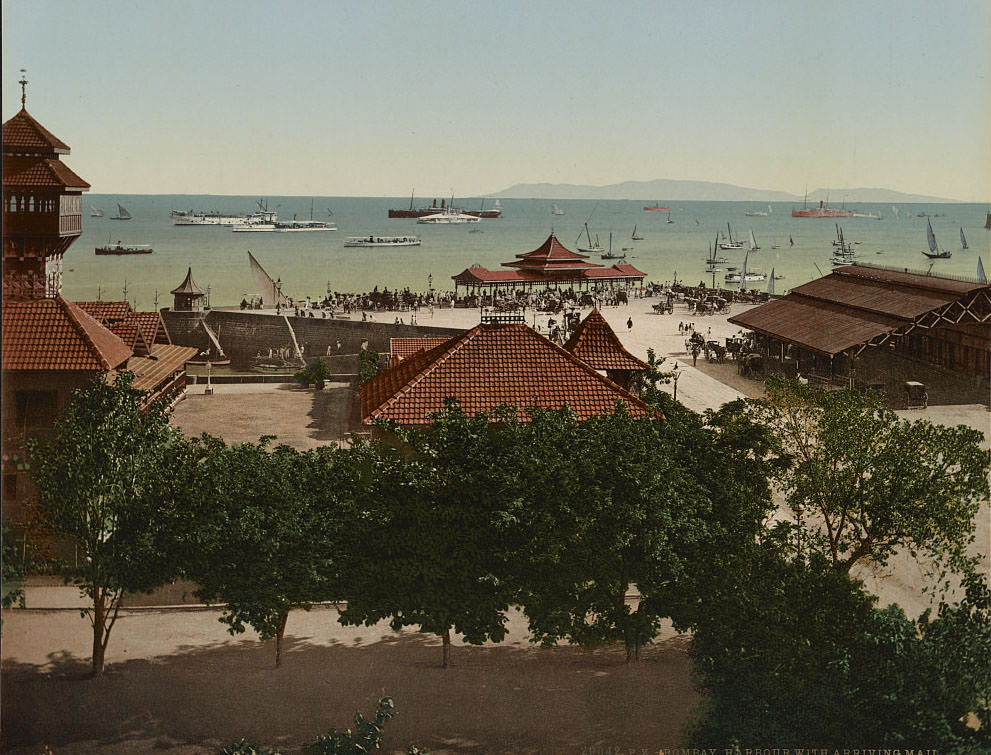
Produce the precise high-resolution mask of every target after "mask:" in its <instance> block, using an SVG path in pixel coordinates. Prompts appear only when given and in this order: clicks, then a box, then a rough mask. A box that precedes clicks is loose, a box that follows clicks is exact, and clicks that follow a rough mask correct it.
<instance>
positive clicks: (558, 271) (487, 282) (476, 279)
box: [452, 233, 647, 292]
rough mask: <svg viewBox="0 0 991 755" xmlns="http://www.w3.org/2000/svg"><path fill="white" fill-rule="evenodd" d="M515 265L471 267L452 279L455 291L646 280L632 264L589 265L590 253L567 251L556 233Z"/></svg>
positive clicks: (611, 284) (610, 284) (505, 263)
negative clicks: (494, 268) (461, 287)
mask: <svg viewBox="0 0 991 755" xmlns="http://www.w3.org/2000/svg"><path fill="white" fill-rule="evenodd" d="M516 257H517V259H516V260H514V261H512V262H503V263H502V266H503V267H509V268H513V269H512V270H486V269H485V268H484V267H469V268H468V269H466V270H465V271H464V272H461V273H458V274H457V275H455V276H452V277H453V280H454V289H455V291H457V290H458V288H459V287H460V286H464V287H465V288H466V289H467V290H468V291H469V292H476V291H478V290H480V289H481V290H486V289H487V290H490V291H492V290H495V289H499V288H510V289H514V288H528V289H532V288H533V287H534V286H540V287H544V288H547V287H551V286H555V287H562V286H565V287H569V288H578V289H582V288H595V287H597V286H602V285H607V286H615V285H621V286H627V287H628V286H631V285H640V284H642V283H643V279H644V278H646V277H647V274H646V273H643V272H641V271H640V270H637V269H636V268H635V267H634V266H633V265H627V264H618V265H612V266H610V267H605V266H604V265H599V264H596V263H594V262H586V261H585V260H586V259H587V258H588V255H587V254H578V253H577V252H573V251H571V250H570V249H567V248H566V247H565V246H564V245H563V244H562V243H561V242H560V241H558V239H557V236H555V235H554V234H553V233H552V234H551V235H550V236H548V237H547V240H546V241H545V242H544V243H543V244H541V245H540V246H539V247H537V248H536V249H534V250H533V251H532V252H526V253H524V254H517V255H516Z"/></svg>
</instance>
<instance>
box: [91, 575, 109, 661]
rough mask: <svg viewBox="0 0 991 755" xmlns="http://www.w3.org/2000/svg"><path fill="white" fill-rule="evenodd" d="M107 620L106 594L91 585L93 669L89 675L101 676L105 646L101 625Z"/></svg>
mask: <svg viewBox="0 0 991 755" xmlns="http://www.w3.org/2000/svg"><path fill="white" fill-rule="evenodd" d="M106 620H107V594H106V593H105V592H104V591H103V590H102V589H101V588H100V587H99V586H97V585H94V586H93V669H92V671H91V672H90V676H91V677H93V678H94V679H96V678H97V677H100V676H103V657H104V653H105V651H106V648H107V646H106V645H105V644H104V642H103V625H104V623H105V622H106Z"/></svg>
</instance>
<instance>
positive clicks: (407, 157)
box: [2, 0, 991, 201]
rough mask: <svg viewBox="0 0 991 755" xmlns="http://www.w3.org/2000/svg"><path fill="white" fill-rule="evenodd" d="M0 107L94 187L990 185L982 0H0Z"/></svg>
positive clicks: (388, 191)
mask: <svg viewBox="0 0 991 755" xmlns="http://www.w3.org/2000/svg"><path fill="white" fill-rule="evenodd" d="M3 22H4V25H3V72H2V73H3V76H2V90H3V118H4V119H7V118H9V117H10V116H11V115H13V114H14V113H15V112H16V111H17V109H18V108H19V107H20V101H19V97H20V88H19V87H18V86H17V83H16V82H17V79H18V78H19V72H18V69H19V68H21V67H24V68H27V69H28V79H29V81H30V84H29V86H28V110H29V111H30V112H31V113H32V114H33V115H34V116H35V117H37V118H38V119H39V120H40V121H41V122H42V123H44V124H45V125H46V126H47V127H49V128H50V129H51V130H52V131H53V133H55V134H56V135H57V136H58V137H59V138H61V139H63V140H64V141H66V142H67V143H68V144H69V145H70V146H71V147H72V155H71V156H70V157H69V158H68V162H69V164H70V165H71V166H72V167H73V169H74V170H76V171H77V172H78V173H79V174H80V175H81V176H83V177H84V178H86V179H87V180H88V181H89V182H90V183H91V184H92V185H93V191H94V192H107V193H122V194H123V193H150V194H160V193H163V194H164V193H190V194H199V193H213V194H247V195H259V196H261V195H283V194H293V195H356V196H360V195H386V196H397V195H399V196H402V195H407V194H409V192H410V191H412V190H413V189H415V190H416V193H417V195H419V196H427V197H429V196H443V195H445V194H449V193H455V194H457V195H458V196H470V195H478V194H483V193H489V192H494V191H498V190H501V189H503V188H506V187H508V186H510V185H512V184H515V183H524V182H525V183H530V182H543V181H546V182H553V183H578V184H595V185H604V184H610V183H617V182H620V181H625V180H651V179H654V178H673V179H688V180H701V181H720V182H727V183H733V184H738V185H743V186H752V187H755V188H764V189H780V190H783V191H790V192H792V193H796V194H801V193H802V192H803V191H804V190H805V187H806V186H808V188H809V189H814V188H816V187H830V188H834V189H841V188H856V187H862V186H869V187H885V188H891V189H896V190H900V191H905V192H911V193H920V194H930V195H936V196H945V197H950V198H954V199H960V200H965V201H966V200H970V201H988V200H991V0H949V1H948V2H941V3H933V2H932V0H928V1H927V2H915V1H914V0H910V1H907V2H906V1H903V0H898V1H897V2H869V1H866V0H860V1H859V2H848V1H847V0H839V1H838V2H827V3H807V2H802V3H799V2H725V1H723V2H658V1H656V0H655V1H654V2H624V3H618V4H613V3H604V2H601V0H598V1H597V2H584V1H582V2H574V1H571V2H539V0H538V1H537V2H533V3H531V2H516V1H515V0H500V1H499V2H492V0H489V1H488V2H453V1H452V0H447V1H446V2H435V1H434V0H418V1H417V2H395V1H392V0H389V1H385V0H380V1H378V2H375V1H368V0H360V1H357V2H348V3H344V2H316V1H309V0H295V1H294V0H282V1H281V2H278V3H273V2H271V1H269V2H264V3H263V2H256V1H255V0H237V1H236V2H227V1H224V2H217V1H215V0H199V1H198V2H190V1H187V0H160V1H159V2H137V1H135V0H131V1H130V2H124V1H123V0H90V1H89V2H85V1H81V0H3Z"/></svg>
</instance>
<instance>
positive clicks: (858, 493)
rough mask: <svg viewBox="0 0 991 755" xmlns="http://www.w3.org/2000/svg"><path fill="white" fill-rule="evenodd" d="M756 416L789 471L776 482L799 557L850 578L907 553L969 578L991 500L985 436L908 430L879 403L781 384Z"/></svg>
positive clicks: (916, 426) (914, 425) (922, 425)
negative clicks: (976, 530) (983, 507)
mask: <svg viewBox="0 0 991 755" xmlns="http://www.w3.org/2000/svg"><path fill="white" fill-rule="evenodd" d="M751 408H752V411H753V415H754V417H755V418H756V419H757V421H759V422H762V423H764V424H765V425H766V426H767V427H768V428H769V429H770V431H771V432H772V433H773V434H774V436H775V439H776V441H777V443H778V444H779V449H780V452H781V453H782V454H783V455H785V456H787V457H788V458H789V459H790V461H791V464H790V465H788V467H787V468H786V469H782V470H781V473H780V474H779V475H778V476H777V482H778V483H779V484H780V486H781V487H782V489H783V490H784V492H785V496H786V500H787V503H788V505H789V506H790V507H791V509H792V511H793V512H794V516H795V527H794V531H793V539H794V540H795V546H796V548H798V549H800V550H802V551H804V552H808V553H822V554H824V555H826V557H827V558H828V559H829V560H830V562H831V563H833V564H834V566H835V567H836V568H837V569H839V570H841V571H844V572H849V571H850V569H851V568H852V567H853V566H854V565H856V564H857V563H860V562H862V561H864V560H866V559H870V560H873V561H874V562H876V563H878V564H879V565H882V566H883V565H884V564H885V563H886V562H887V560H888V559H889V558H890V557H891V555H892V554H894V553H895V552H896V551H898V550H900V549H907V550H908V551H909V552H910V553H911V554H912V555H922V556H925V557H927V558H928V559H930V560H931V563H932V564H933V566H934V567H935V568H936V569H937V570H939V569H945V568H950V569H952V570H955V571H957V572H962V571H966V570H968V569H969V568H970V566H971V564H972V559H970V558H969V557H968V556H967V548H968V546H969V545H970V544H971V543H972V542H973V538H974V534H973V521H974V517H975V515H976V514H977V510H978V507H979V505H980V501H983V500H987V498H988V452H987V451H985V450H983V449H982V448H981V446H980V443H981V440H982V435H981V433H980V432H978V431H977V430H973V429H970V428H967V427H964V426H960V427H943V426H939V425H933V424H932V423H930V422H928V421H926V420H918V421H915V422H908V421H904V420H900V419H899V418H898V416H897V415H896V414H895V413H894V412H892V411H891V410H889V409H886V408H885V407H884V404H883V399H882V396H881V395H880V394H871V395H867V396H863V395H861V394H859V393H857V392H854V391H837V392H832V393H830V392H821V391H816V390H813V389H811V388H809V387H808V386H806V385H801V384H800V383H797V382H788V381H782V380H771V381H768V384H767V398H766V399H764V400H761V401H754V402H751Z"/></svg>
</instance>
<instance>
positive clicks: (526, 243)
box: [62, 194, 991, 311]
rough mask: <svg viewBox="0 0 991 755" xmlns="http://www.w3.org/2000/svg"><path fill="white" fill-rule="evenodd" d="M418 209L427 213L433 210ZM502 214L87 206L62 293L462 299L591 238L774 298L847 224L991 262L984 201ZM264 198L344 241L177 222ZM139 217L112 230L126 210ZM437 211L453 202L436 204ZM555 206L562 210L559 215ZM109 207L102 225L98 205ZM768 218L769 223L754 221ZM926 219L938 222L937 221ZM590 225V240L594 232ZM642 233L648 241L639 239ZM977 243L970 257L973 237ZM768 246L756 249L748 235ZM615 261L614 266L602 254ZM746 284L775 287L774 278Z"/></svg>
mask: <svg viewBox="0 0 991 755" xmlns="http://www.w3.org/2000/svg"><path fill="white" fill-rule="evenodd" d="M430 201H431V200H430V199H426V200H423V201H422V202H421V201H419V200H417V201H416V202H415V206H417V207H420V206H423V205H426V204H429V203H430ZM500 201H501V202H502V208H503V213H502V217H500V218H495V219H482V220H481V221H480V222H478V223H470V224H464V225H446V226H442V225H424V224H418V223H417V222H416V220H415V219H390V218H389V217H388V210H389V209H390V208H407V207H409V197H406V198H402V197H302V196H299V197H274V196H273V197H247V196H218V195H203V196H193V195H167V194H162V195H148V194H143V195H124V194H121V195H117V194H113V195H110V194H87V195H84V197H83V233H82V236H81V237H80V238H79V239H78V240H77V241H76V242H75V243H74V244H73V245H72V246H71V247H70V248H69V251H68V252H67V253H66V255H65V258H64V260H63V290H62V293H63V295H64V296H65V297H66V298H68V299H70V300H73V301H91V300H103V301H124V300H126V301H129V302H130V303H131V305H132V307H134V308H135V309H137V310H142V311H148V310H152V309H159V308H162V307H169V306H171V305H172V296H171V294H170V293H169V292H170V291H171V290H172V289H173V288H175V287H177V286H178V285H179V284H180V283H181V282H182V281H183V278H184V277H185V275H186V271H187V269H188V268H191V269H192V273H193V279H194V280H195V281H196V283H197V285H199V286H200V288H202V289H203V290H204V291H206V292H207V293H208V304H209V305H210V306H212V307H224V306H234V305H237V304H238V303H239V302H240V301H241V300H242V299H250V298H252V297H253V296H256V295H257V292H256V290H255V284H254V280H253V277H252V274H251V269H250V265H249V262H248V252H249V251H250V252H251V253H252V254H253V255H254V257H255V258H256V259H257V260H258V261H259V262H260V263H261V265H262V267H264V268H265V270H266V271H267V272H268V274H269V275H270V276H271V277H272V278H273V279H276V280H278V281H280V283H281V286H282V290H283V292H284V293H285V294H286V295H287V296H290V297H292V298H294V299H298V300H301V299H305V298H306V297H310V298H311V299H313V300H318V299H322V298H323V297H324V296H326V295H327V294H328V293H329V292H335V291H336V292H353V293H357V292H365V291H371V290H373V289H374V288H375V287H377V288H378V289H379V290H382V289H385V288H388V289H390V290H395V289H400V290H402V289H406V288H408V289H410V290H411V291H417V292H421V291H428V290H431V289H433V290H436V291H453V290H454V283H453V281H452V277H453V276H455V275H457V274H459V273H461V272H462V271H464V270H465V269H466V268H469V267H471V266H473V265H480V266H482V267H485V268H488V269H490V270H499V269H505V268H503V267H502V263H504V262H511V261H513V260H515V259H516V257H517V255H520V254H524V253H526V252H529V251H532V250H534V249H536V248H537V247H539V246H540V245H541V244H542V243H543V242H544V240H545V239H546V238H547V236H548V234H550V233H552V232H553V233H555V234H556V235H557V238H558V240H559V241H560V242H561V243H562V244H564V246H566V247H567V248H569V249H572V250H575V249H576V247H577V246H578V245H584V244H585V243H586V241H587V239H588V238H589V237H591V240H592V241H595V240H596V239H598V241H599V243H600V244H601V245H602V246H603V247H605V248H606V249H608V248H609V247H610V245H611V247H612V250H613V252H614V253H620V254H621V253H623V251H624V250H626V251H625V254H626V259H625V262H627V263H629V264H632V265H634V266H635V267H636V268H638V269H639V270H641V271H642V272H644V273H645V274H646V276H647V278H646V280H647V281H648V282H656V283H666V282H672V281H675V280H677V281H679V282H685V283H687V284H692V285H695V284H698V283H700V282H705V284H706V285H707V286H711V285H715V286H716V287H719V288H734V287H735V284H726V283H725V282H724V280H723V278H724V275H725V272H726V268H727V267H735V268H739V267H741V266H742V264H743V262H744V255H745V254H747V270H748V271H750V272H754V271H759V272H764V273H766V274H767V275H768V276H770V274H771V272H772V270H773V271H774V275H775V276H776V277H777V276H783V277H780V278H778V279H777V280H775V281H774V292H775V293H785V292H787V290H788V289H790V288H793V287H795V286H798V285H800V284H802V283H806V282H808V281H809V280H812V279H814V278H818V277H820V276H822V275H824V274H828V273H829V271H830V270H831V269H832V266H831V264H830V258H831V256H832V252H833V244H832V242H833V240H834V239H836V237H837V229H838V228H839V229H842V232H843V235H844V237H845V238H846V240H847V241H848V242H849V243H851V244H852V245H853V248H854V249H855V250H856V253H857V256H856V258H855V259H856V260H857V261H858V262H864V263H869V264H876V265H884V266H889V267H895V268H898V269H907V270H910V271H921V272H926V271H927V270H930V269H931V271H932V272H933V273H936V274H941V275H950V276H956V277H963V278H968V279H975V276H976V274H977V265H978V258H979V257H980V258H982V260H983V264H984V266H985V269H987V267H988V266H989V264H991V231H988V230H985V228H984V223H985V218H986V216H987V213H988V211H989V208H988V207H987V206H985V205H978V204H943V203H932V204H899V205H892V204H890V203H884V204H880V203H879V204H870V203H858V204H856V205H852V206H850V207H849V209H853V210H854V211H855V212H856V213H857V214H858V215H859V216H860V217H851V218H840V219H830V218H793V217H792V216H791V210H792V209H793V208H795V207H800V206H801V203H798V204H793V203H788V202H773V203H771V204H770V205H768V204H766V203H757V202H697V201H674V200H670V201H664V200H661V204H662V205H663V206H666V207H669V208H670V212H664V211H661V212H646V211H645V210H644V207H645V206H653V205H655V204H656V202H654V201H644V200H575V199H567V200H562V199H559V200H552V199H502V200H500ZM259 202H261V203H263V204H264V205H265V206H267V207H268V209H269V210H275V211H277V212H278V216H279V219H280V220H291V219H292V218H294V217H295V218H297V219H301V220H302V219H310V218H311V217H312V218H313V219H314V220H331V221H333V222H335V223H336V224H337V226H338V230H337V231H333V232H308V233H235V232H233V231H232V230H231V229H230V228H229V227H223V226H176V225H173V224H172V221H171V218H170V212H171V211H172V210H194V211H202V212H212V211H218V212H221V213H231V214H248V213H250V212H253V211H254V210H256V209H257V206H258V203H259ZM118 203H119V204H121V205H122V206H123V207H125V208H126V209H127V210H128V212H130V213H131V215H132V219H131V220H114V219H112V216H113V215H115V214H116V208H117V204H118ZM438 204H440V202H439V199H438ZM493 204H494V202H493V200H491V199H485V200H483V199H481V198H469V199H465V200H455V206H457V207H460V208H462V209H467V210H477V209H480V208H485V209H488V208H491V207H492V206H493ZM555 205H557V206H558V207H560V209H561V210H563V211H564V215H555V214H553V212H552V210H553V207H554V206H555ZM91 207H95V208H98V209H100V210H103V212H104V215H103V217H91V216H90V208H91ZM748 212H749V213H753V212H761V213H767V214H766V215H748V214H747V213H748ZM927 216H928V217H927ZM927 219H928V220H929V222H931V223H932V227H933V231H934V233H935V236H936V240H937V242H938V244H939V246H940V248H941V249H945V250H947V251H950V252H951V253H952V257H951V258H950V259H941V260H929V259H928V258H926V257H925V256H924V255H923V254H922V252H923V250H928V245H927V240H926V222H927ZM586 226H587V231H586ZM634 229H636V233H637V235H641V236H643V239H642V240H637V241H634V240H633V239H632V236H633V232H634ZM961 229H962V230H963V234H964V236H965V237H966V239H967V242H968V246H969V248H968V249H966V250H965V249H963V248H962V244H961V240H960V232H961ZM751 230H752V231H753V234H754V238H755V240H756V242H757V245H758V246H759V247H760V249H759V250H758V251H754V252H749V253H747V251H746V247H747V246H748V242H749V235H750V231H751ZM728 233H732V235H733V238H734V239H738V240H740V241H743V242H744V249H743V250H734V251H720V252H719V254H721V255H723V256H725V257H727V258H728V262H727V263H725V264H723V265H721V267H722V268H723V270H722V271H721V272H719V273H716V274H715V275H713V274H711V273H706V271H705V270H706V258H707V256H708V255H709V250H710V248H711V247H712V245H713V244H714V243H717V242H719V241H722V240H723V239H724V238H725V237H726V235H727V234H728ZM368 234H376V235H410V234H413V235H417V236H419V237H420V238H421V239H422V245H421V246H418V247H399V248H395V249H389V248H345V246H344V242H345V240H346V238H347V237H348V236H361V235H368ZM108 241H110V242H117V241H121V242H122V243H123V244H150V245H151V246H152V248H153V249H154V252H153V253H152V254H146V255H131V256H102V255H101V256H97V255H96V254H95V249H96V247H97V246H101V245H103V244H106V243H107V242H108ZM588 261H589V262H593V263H596V264H602V265H606V266H608V265H612V264H614V262H616V261H615V260H602V259H598V258H596V257H590V258H589V259H588ZM747 287H748V288H758V289H762V290H763V289H766V287H767V283H750V284H748V286H747Z"/></svg>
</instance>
